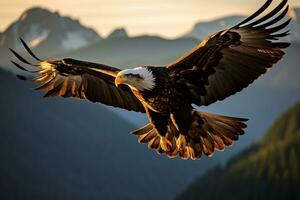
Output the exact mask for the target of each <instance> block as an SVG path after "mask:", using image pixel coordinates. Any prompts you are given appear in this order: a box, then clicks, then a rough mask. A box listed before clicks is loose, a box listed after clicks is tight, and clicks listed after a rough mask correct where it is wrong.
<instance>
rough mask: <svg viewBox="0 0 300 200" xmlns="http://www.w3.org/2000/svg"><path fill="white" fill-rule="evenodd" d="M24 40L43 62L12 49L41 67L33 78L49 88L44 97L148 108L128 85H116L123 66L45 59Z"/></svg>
mask: <svg viewBox="0 0 300 200" xmlns="http://www.w3.org/2000/svg"><path fill="white" fill-rule="evenodd" d="M21 42H22V44H23V45H24V47H25V49H26V50H27V51H28V53H29V54H30V55H31V56H32V57H33V58H35V59H36V60H38V61H39V64H37V65H33V64H31V63H30V62H29V61H27V60H25V59H24V58H23V57H22V56H21V55H19V54H18V53H17V52H16V51H14V50H12V49H11V51H12V53H13V54H14V55H15V56H16V58H17V59H19V60H20V61H21V62H23V63H25V64H28V65H32V66H36V67H39V68H40V69H39V70H36V71H31V72H32V73H35V74H39V76H37V77H35V78H34V79H32V81H33V82H36V83H40V85H39V86H38V87H36V88H35V89H36V90H43V91H45V92H46V94H45V95H44V97H55V96H62V97H76V98H81V99H88V100H90V101H91V102H99V103H103V104H106V105H110V106H114V107H119V108H123V109H126V110H132V111H137V112H145V110H144V107H143V105H142V103H141V102H140V101H139V100H138V99H137V98H136V97H135V95H134V94H133V93H132V91H131V89H130V88H129V87H128V86H122V87H116V86H115V85H114V79H115V76H116V74H117V73H118V72H119V71H120V70H119V69H117V68H114V67H110V66H107V65H103V64H97V63H91V62H85V61H79V60H74V59H70V58H67V59H63V60H57V61H41V60H40V59H39V58H38V57H37V56H35V55H34V53H33V52H32V51H31V50H30V48H29V47H28V46H27V45H26V43H25V42H24V40H22V39H21ZM12 63H13V64H14V65H16V66H17V67H18V68H19V69H22V70H24V71H27V72H29V71H28V70H27V69H25V68H24V67H22V66H20V65H19V64H18V63H16V62H14V61H12Z"/></svg>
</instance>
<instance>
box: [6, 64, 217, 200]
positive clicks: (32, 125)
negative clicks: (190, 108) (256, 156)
mask: <svg viewBox="0 0 300 200" xmlns="http://www.w3.org/2000/svg"><path fill="white" fill-rule="evenodd" d="M32 87H33V84H31V83H29V82H24V81H21V80H18V79H17V78H16V77H15V76H13V75H12V74H10V73H8V72H4V71H2V70H0V90H1V94H2V95H1V97H0V135H1V140H0V162H1V165H0V199H5V200H10V199H64V200H65V199H82V200H83V199H84V200H85V199H131V200H134V199H145V200H147V199H154V198H158V199H167V200H168V199H172V198H174V196H175V195H177V194H179V193H181V192H182V190H183V188H185V187H186V186H187V185H188V184H189V183H191V181H192V180H193V177H195V176H197V175H200V174H201V173H202V172H204V170H206V169H207V168H208V167H210V166H212V165H213V164H214V163H216V162H217V161H218V158H217V157H215V158H213V159H202V160H200V161H197V162H195V161H183V160H180V159H169V158H167V157H166V156H163V155H160V156H159V155H157V154H156V153H155V152H154V151H151V150H148V149H147V147H146V146H145V145H142V144H139V143H138V142H137V139H136V137H135V136H133V135H129V134H128V132H129V131H131V130H133V129H135V128H137V127H136V126H134V125H132V124H131V123H129V122H128V121H126V120H125V119H124V118H121V117H119V116H118V115H116V114H114V113H112V112H111V111H109V110H108V109H106V108H107V107H104V106H101V105H99V104H92V103H89V102H86V101H82V100H81V101H80V100H75V99H70V98H69V99H63V98H54V99H44V98H42V94H41V93H40V92H36V91H33V90H30V89H29V88H32ZM127 113H129V112H127Z"/></svg>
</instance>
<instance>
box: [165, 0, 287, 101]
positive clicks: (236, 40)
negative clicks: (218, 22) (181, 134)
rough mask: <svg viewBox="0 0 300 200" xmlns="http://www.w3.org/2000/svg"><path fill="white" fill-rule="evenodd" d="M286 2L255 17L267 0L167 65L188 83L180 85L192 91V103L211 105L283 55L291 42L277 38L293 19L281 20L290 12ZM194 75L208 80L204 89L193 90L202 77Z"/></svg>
mask: <svg viewBox="0 0 300 200" xmlns="http://www.w3.org/2000/svg"><path fill="white" fill-rule="evenodd" d="M287 2H288V1H287V0H283V1H282V2H281V3H279V4H278V5H277V6H276V7H275V8H274V9H273V10H272V11H271V12H269V13H268V14H266V15H264V16H262V17H260V18H258V19H256V18H257V17H259V16H260V15H261V14H262V13H263V12H264V11H265V10H266V9H267V8H268V7H269V6H270V5H271V3H272V0H268V1H266V3H265V4H264V5H263V6H262V7H261V8H260V9H258V10H257V11H256V12H255V13H254V14H252V15H251V16H250V17H248V18H247V19H245V20H244V21H242V22H241V23H239V24H238V25H236V26H234V27H232V28H229V29H227V30H223V31H220V32H218V33H215V34H213V35H211V36H209V37H207V38H206V39H205V40H203V41H202V42H201V43H200V44H199V45H198V46H197V47H195V48H194V49H192V50H191V51H190V52H189V53H188V54H186V55H184V56H182V57H181V58H179V59H178V60H177V61H175V62H173V63H171V64H169V65H167V68H168V69H169V70H170V74H171V77H172V78H173V79H174V80H176V82H177V83H178V82H179V83H181V84H184V85H185V87H183V86H182V85H180V87H178V90H179V91H180V89H181V88H183V89H182V90H184V91H181V92H182V93H184V94H186V91H189V93H188V95H187V97H189V98H190V101H191V103H195V104H197V105H209V104H211V103H214V102H215V101H218V100H223V99H225V98H226V97H228V96H230V95H233V94H235V93H236V92H239V91H241V90H242V89H243V88H245V87H247V86H248V85H249V84H251V83H252V82H253V81H254V80H256V79H257V78H258V77H259V76H260V75H262V74H264V73H266V72H267V69H268V68H271V67H272V66H273V65H274V64H276V63H277V62H278V61H279V60H280V59H281V58H282V57H283V55H284V52H283V50H282V49H284V48H286V47H288V46H289V45H290V44H289V43H287V42H282V41H278V40H279V39H280V38H282V37H285V36H287V35H288V34H289V31H282V30H284V29H285V28H286V26H288V24H289V23H290V21H291V19H287V20H286V21H284V22H281V20H283V19H284V17H285V16H286V14H287V13H288V9H289V6H288V5H287ZM280 22H281V23H280ZM277 41H278V42H277ZM185 71H189V73H184V72H185ZM191 71H192V73H191ZM195 76H198V77H200V78H201V80H202V83H204V84H205V86H204V88H205V92H197V91H196V92H195V90H193V88H197V87H199V81H198V82H197V81H193V80H198V79H195V78H192V77H195Z"/></svg>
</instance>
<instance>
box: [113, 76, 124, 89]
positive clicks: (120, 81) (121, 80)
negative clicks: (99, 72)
mask: <svg viewBox="0 0 300 200" xmlns="http://www.w3.org/2000/svg"><path fill="white" fill-rule="evenodd" d="M123 83H124V77H123V76H122V75H120V74H118V75H117V76H116V78H115V85H116V87H118V86H119V85H121V84H123Z"/></svg>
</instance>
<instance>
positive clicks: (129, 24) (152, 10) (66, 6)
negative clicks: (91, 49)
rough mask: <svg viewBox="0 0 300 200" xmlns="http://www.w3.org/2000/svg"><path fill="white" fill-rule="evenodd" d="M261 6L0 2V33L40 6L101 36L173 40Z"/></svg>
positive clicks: (214, 1)
mask: <svg viewBox="0 0 300 200" xmlns="http://www.w3.org/2000/svg"><path fill="white" fill-rule="evenodd" d="M279 1H280V0H275V3H278V2H279ZM263 3H264V1H263V0H39V1H38V0H0V31H3V30H5V28H7V26H8V25H9V24H10V23H11V22H13V21H14V20H17V19H18V17H19V16H20V14H21V13H22V12H24V11H25V10H26V9H28V8H30V7H33V6H41V7H44V8H48V9H50V10H52V11H59V13H61V14H62V15H68V16H72V17H73V18H77V19H79V20H80V21H81V23H82V24H84V25H87V26H89V27H91V28H94V29H95V30H96V31H97V32H98V33H99V34H100V35H102V36H106V35H108V34H109V33H110V32H111V31H112V30H114V29H115V28H119V27H124V28H126V30H127V31H128V33H129V35H131V36H136V35H141V34H152V35H161V36H164V37H168V38H174V37H177V36H180V35H181V34H183V33H185V32H187V31H188V30H190V29H192V27H193V25H194V24H195V23H197V22H199V21H207V20H211V19H214V18H218V17H221V16H226V15H232V14H244V15H247V14H250V13H251V12H253V11H255V10H256V9H257V8H259V7H260V6H261V5H262V4H263ZM290 4H291V5H292V6H294V7H300V0H290Z"/></svg>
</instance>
